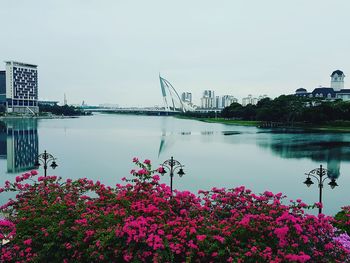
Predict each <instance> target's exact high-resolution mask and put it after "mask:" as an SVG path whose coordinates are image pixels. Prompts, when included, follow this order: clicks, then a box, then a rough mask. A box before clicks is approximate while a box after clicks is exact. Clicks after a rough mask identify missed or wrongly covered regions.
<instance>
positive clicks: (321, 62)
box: [0, 0, 350, 107]
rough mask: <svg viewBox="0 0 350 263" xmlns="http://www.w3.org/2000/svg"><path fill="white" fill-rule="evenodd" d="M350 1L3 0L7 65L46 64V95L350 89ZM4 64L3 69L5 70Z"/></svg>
mask: <svg viewBox="0 0 350 263" xmlns="http://www.w3.org/2000/svg"><path fill="white" fill-rule="evenodd" d="M349 11H350V1H348V0H307V1H306V0H293V1H292V0H284V1H281V0H264V1H262V0H220V1H212V0H211V1H208V0H186V1H185V0H177V1H168V0H147V1H141V0H139V1H136V0H125V1H120V0H59V1H48V0H31V1H25V0H11V1H7V0H0V23H1V27H0V28H1V29H0V60H2V61H6V60H15V61H21V62H27V63H33V64H37V65H38V74H39V98H40V99H47V100H58V101H61V102H63V97H64V94H66V97H67V100H68V103H69V104H73V103H74V104H80V103H82V101H85V103H87V104H89V105H98V104H102V103H111V104H119V106H122V107H129V106H155V105H162V102H163V100H162V96H161V90H160V84H159V77H158V76H159V73H160V74H161V76H162V77H164V78H165V79H167V80H168V81H169V82H170V83H172V85H173V86H174V87H175V89H176V90H177V91H178V92H179V93H182V92H183V91H187V92H192V94H193V100H194V103H196V104H199V101H200V97H201V95H202V93H203V91H204V90H207V89H209V90H214V91H215V95H233V96H235V97H237V98H238V99H239V100H241V98H243V97H245V96H247V95H248V94H252V95H253V96H259V95H263V94H266V95H268V96H269V97H271V98H274V97H276V96H279V95H281V94H291V93H294V91H295V90H296V89H297V88H300V87H303V88H306V89H307V90H309V91H311V90H313V89H314V88H316V87H318V86H319V85H322V86H329V85H330V74H331V73H332V71H334V70H336V69H340V70H342V71H344V73H345V75H349V78H345V87H346V88H350V32H349V30H348V26H349V25H350V16H349ZM4 67H5V65H4V63H3V64H2V65H1V64H0V69H4Z"/></svg>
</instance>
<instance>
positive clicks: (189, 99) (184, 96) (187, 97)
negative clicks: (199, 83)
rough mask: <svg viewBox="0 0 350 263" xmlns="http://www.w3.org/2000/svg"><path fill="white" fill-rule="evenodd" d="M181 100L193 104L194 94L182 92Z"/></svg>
mask: <svg viewBox="0 0 350 263" xmlns="http://www.w3.org/2000/svg"><path fill="white" fill-rule="evenodd" d="M181 100H182V101H183V102H187V103H189V104H192V93H191V92H182V94H181Z"/></svg>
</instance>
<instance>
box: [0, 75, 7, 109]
mask: <svg viewBox="0 0 350 263" xmlns="http://www.w3.org/2000/svg"><path fill="white" fill-rule="evenodd" d="M0 105H6V71H4V70H3V71H0Z"/></svg>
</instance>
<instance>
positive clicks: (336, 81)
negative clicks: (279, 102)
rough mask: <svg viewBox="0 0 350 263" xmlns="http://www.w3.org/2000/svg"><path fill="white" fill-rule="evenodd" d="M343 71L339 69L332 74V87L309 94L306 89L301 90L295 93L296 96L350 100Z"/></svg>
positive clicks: (318, 89) (321, 88) (316, 89)
mask: <svg viewBox="0 0 350 263" xmlns="http://www.w3.org/2000/svg"><path fill="white" fill-rule="evenodd" d="M344 78H345V75H344V73H343V71H341V70H339V69H337V70H335V71H333V72H332V74H331V86H330V87H322V86H320V87H318V88H315V89H314V90H313V91H312V92H308V91H307V90H306V89H304V88H299V89H297V90H296V91H295V96H299V97H309V98H322V99H327V100H335V99H341V100H344V101H349V100H350V89H344Z"/></svg>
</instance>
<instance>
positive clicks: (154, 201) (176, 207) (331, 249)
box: [0, 158, 349, 263]
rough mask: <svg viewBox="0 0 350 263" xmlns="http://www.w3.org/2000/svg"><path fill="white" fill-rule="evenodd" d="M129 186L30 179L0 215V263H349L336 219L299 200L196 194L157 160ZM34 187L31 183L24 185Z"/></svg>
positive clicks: (21, 180) (237, 191) (13, 186)
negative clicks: (163, 179) (168, 178)
mask: <svg viewBox="0 0 350 263" xmlns="http://www.w3.org/2000/svg"><path fill="white" fill-rule="evenodd" d="M133 161H134V163H135V164H136V166H137V169H135V170H132V171H131V173H132V175H133V178H131V179H126V178H123V181H124V183H123V184H117V185H116V186H115V187H110V186H106V185H104V184H102V183H100V182H99V181H97V182H93V181H91V180H88V179H86V178H83V179H79V180H75V181H72V180H70V179H68V180H66V181H65V182H61V179H60V178H57V177H56V176H49V177H39V178H37V180H35V176H36V172H35V171H33V172H31V173H25V174H23V175H22V176H19V177H17V178H16V180H15V182H13V183H11V182H6V183H5V186H4V188H1V190H0V192H2V191H17V192H18V193H17V195H16V199H14V200H10V201H9V202H8V203H7V204H5V205H4V206H2V207H1V208H0V210H1V211H2V212H4V213H6V214H7V215H8V216H7V219H6V222H7V223H3V224H1V223H0V232H3V231H4V232H6V233H7V235H6V237H7V238H8V239H10V242H9V243H8V244H7V245H6V246H4V247H3V248H2V249H1V256H0V260H1V261H3V262H27V261H34V262H275V263H277V262H347V261H349V250H348V247H346V246H344V242H342V240H339V238H342V237H338V236H337V234H336V231H335V230H334V228H333V226H332V225H331V223H330V222H331V218H329V217H326V216H324V215H320V216H318V217H315V216H313V215H307V214H305V213H304V210H303V209H304V208H305V207H307V205H306V204H304V203H303V202H302V201H301V200H297V201H296V202H292V203H291V204H289V205H285V204H283V203H282V202H281V201H282V199H283V198H284V196H282V194H280V193H279V194H273V193H271V192H265V193H263V194H260V195H256V194H254V193H252V192H251V191H250V190H248V189H245V188H244V187H237V188H234V189H228V190H226V189H218V188H213V189H212V190H210V191H200V192H199V194H198V195H195V194H193V193H191V192H188V191H176V190H175V191H174V193H171V191H170V187H168V186H167V185H165V184H161V183H160V182H159V179H160V177H159V175H158V174H157V173H158V172H160V171H161V169H162V168H158V169H155V170H152V167H151V162H150V161H149V160H145V161H144V162H140V161H139V160H138V159H137V158H134V160H133ZM29 181H31V183H28V182H29Z"/></svg>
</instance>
